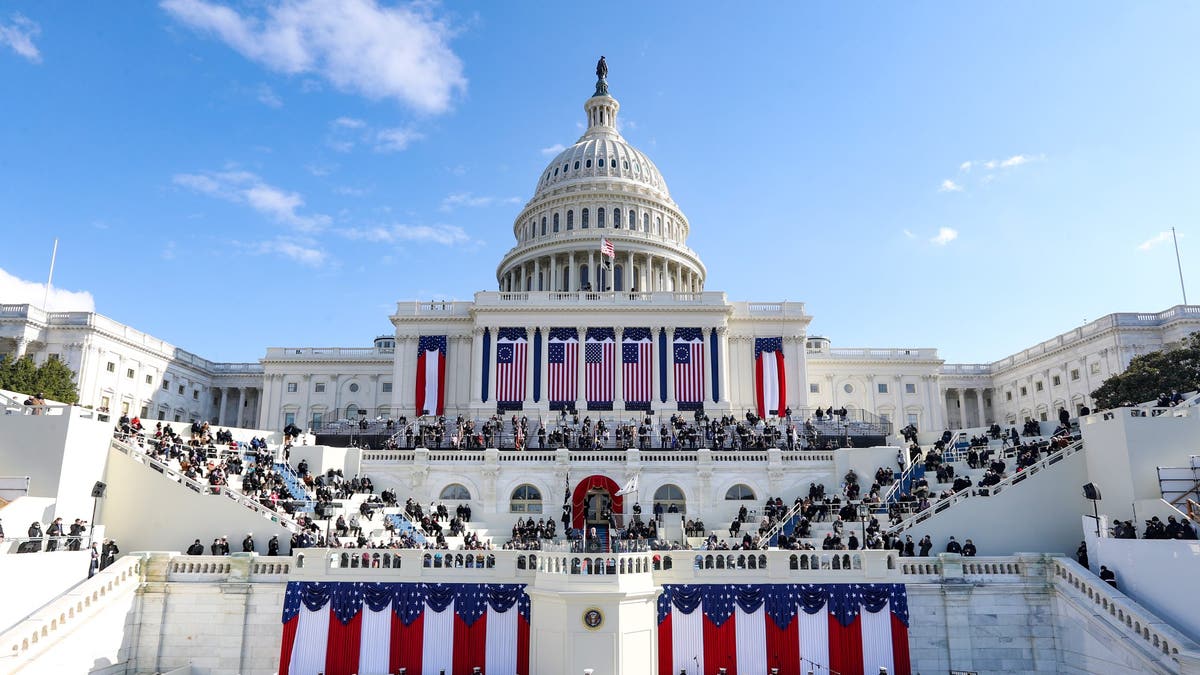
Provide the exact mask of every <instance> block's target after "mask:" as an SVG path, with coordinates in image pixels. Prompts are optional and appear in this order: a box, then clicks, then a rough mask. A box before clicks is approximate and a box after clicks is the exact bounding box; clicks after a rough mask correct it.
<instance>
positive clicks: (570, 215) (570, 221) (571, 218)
mask: <svg viewBox="0 0 1200 675" xmlns="http://www.w3.org/2000/svg"><path fill="white" fill-rule="evenodd" d="M574 227H575V212H574V211H567V229H568V230H570V229H573V228H574Z"/></svg>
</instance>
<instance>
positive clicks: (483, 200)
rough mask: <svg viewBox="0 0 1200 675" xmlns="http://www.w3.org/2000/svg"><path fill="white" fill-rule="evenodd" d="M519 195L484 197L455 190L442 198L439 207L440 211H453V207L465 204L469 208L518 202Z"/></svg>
mask: <svg viewBox="0 0 1200 675" xmlns="http://www.w3.org/2000/svg"><path fill="white" fill-rule="evenodd" d="M520 203H521V199H520V198H519V197H484V196H478V195H474V194H471V193H470V192H455V193H452V194H448V195H446V198H445V199H443V200H442V205H441V206H440V207H439V209H440V210H442V211H453V210H454V209H456V208H458V207H460V206H465V207H470V208H480V207H484V206H491V205H493V204H520Z"/></svg>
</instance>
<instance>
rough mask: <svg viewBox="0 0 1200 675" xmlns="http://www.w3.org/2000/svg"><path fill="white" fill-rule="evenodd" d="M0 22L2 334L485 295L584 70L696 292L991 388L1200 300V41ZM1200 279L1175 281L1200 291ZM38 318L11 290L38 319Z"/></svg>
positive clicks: (1091, 13)
mask: <svg viewBox="0 0 1200 675" xmlns="http://www.w3.org/2000/svg"><path fill="white" fill-rule="evenodd" d="M746 7H747V6H738V8H737V9H735V8H734V5H729V4H726V3H633V4H627V5H621V4H614V5H605V6H604V8H603V9H597V8H596V6H595V5H594V4H585V3H570V4H568V3H562V4H560V5H549V4H547V3H481V4H474V5H472V4H460V3H447V4H429V3H425V4H419V5H403V4H392V3H376V2H372V1H370V0H344V1H338V2H334V1H333V0H271V1H265V2H229V1H226V2H217V1H216V0H211V1H210V0H167V1H166V2H161V3H157V4H150V3H146V4H143V3H118V4H115V5H114V4H111V3H82V4H79V3H70V4H67V3H43V2H19V1H18V2H7V3H5V4H4V5H3V6H0V81H2V82H3V83H4V85H5V86H4V93H3V94H2V95H0V101H2V102H3V108H2V109H3V118H2V120H3V121H2V122H0V233H3V238H2V240H0V242H2V243H0V270H2V272H0V302H10V301H15V302H22V301H26V300H27V298H28V297H29V296H33V297H36V298H37V299H36V300H35V302H37V303H40V297H41V292H40V291H39V290H38V289H37V288H36V286H34V285H33V284H40V283H44V281H45V276H46V271H47V267H48V264H49V257H50V250H51V245H52V241H53V239H54V237H58V238H59V240H60V245H59V253H58V263H57V268H56V271H55V279H54V281H55V283H54V286H55V287H56V288H61V289H64V290H67V291H73V292H74V293H62V294H57V295H56V299H55V302H56V303H58V306H60V307H67V308H70V307H79V306H87V305H88V303H93V302H94V306H95V309H96V311H99V312H101V313H103V314H106V315H108V316H111V317H113V318H115V319H117V320H119V321H122V322H124V323H127V324H130V325H132V326H134V327H136V328H138V329H140V330H144V331H146V332H148V333H151V334H153V335H155V336H157V337H160V338H162V339H165V340H168V341H171V342H173V343H175V344H177V345H179V346H181V347H184V348H186V349H189V350H192V351H194V352H197V353H199V354H201V355H202V356H205V357H207V358H211V359H215V360H254V359H256V358H258V357H260V356H261V355H262V354H263V352H264V350H265V349H266V348H267V347H268V346H360V345H368V344H369V343H370V340H371V338H372V337H374V336H375V335H377V334H381V333H387V332H390V331H391V325H390V323H389V322H388V320H387V315H388V314H389V313H390V311H391V310H392V309H394V303H395V301H397V300H404V299H430V298H455V299H470V298H471V297H472V294H473V293H474V292H475V291H477V290H491V289H494V288H495V266H496V264H497V262H499V260H500V257H501V255H502V254H503V253H504V251H506V250H507V249H508V248H509V247H510V246H511V245H512V243H513V240H512V234H511V225H512V221H513V218H514V217H515V216H516V215H517V213H518V212H519V211H520V209H521V207H522V205H523V204H524V203H525V201H526V200H527V199H528V198H529V197H530V196H531V194H532V191H533V188H534V184H535V181H536V179H537V177H538V176H539V174H540V172H541V170H542V169H543V167H544V166H545V164H546V163H547V162H548V161H549V159H550V157H551V156H552V154H553V152H554V148H555V147H556V146H557V145H560V144H561V145H569V144H571V143H572V142H574V141H575V139H576V138H578V136H579V134H580V133H581V131H580V124H581V122H582V120H583V112H582V103H583V101H584V100H585V99H586V98H587V96H589V95H590V93H591V90H592V85H593V82H594V75H593V68H594V64H595V61H596V59H597V57H598V56H599V55H601V54H604V55H606V56H607V59H608V62H609V67H610V75H609V82H610V90H611V92H612V93H613V95H614V96H616V97H617V98H618V99H619V100H620V101H621V104H622V111H621V115H622V120H623V123H624V129H623V132H624V134H625V136H626V138H627V139H628V140H629V141H630V142H631V143H633V144H634V145H636V146H638V147H639V148H641V149H642V150H643V151H645V152H646V153H647V154H648V155H650V156H651V157H652V158H653V159H654V160H655V162H656V163H657V165H658V167H659V169H660V170H661V171H662V173H663V175H664V176H665V177H666V180H667V183H668V185H669V187H670V189H671V193H672V196H673V197H674V198H675V200H676V202H678V204H679V205H680V207H681V208H682V209H683V211H684V213H686V214H687V216H688V217H689V219H690V221H691V226H692V234H691V237H690V240H689V244H690V245H691V247H692V248H694V249H695V250H697V251H698V252H699V253H700V255H701V256H702V257H703V259H704V261H705V263H706V264H707V266H708V270H709V277H708V283H707V287H708V289H709V290H724V291H726V292H727V293H728V294H729V297H730V298H731V299H739V300H759V301H771V300H785V299H786V300H793V301H795V300H800V301H804V302H806V303H807V308H808V311H809V313H810V314H812V315H814V317H815V319H814V321H813V323H812V327H811V329H812V332H813V333H814V334H823V335H826V336H828V337H830V338H831V339H832V340H833V342H834V344H835V346H869V347H892V346H905V347H937V348H939V349H940V352H941V355H942V357H943V358H945V359H946V360H947V361H951V362H977V361H991V360H995V359H999V358H1002V357H1003V356H1006V355H1008V354H1010V353H1012V352H1014V351H1018V350H1020V349H1023V348H1025V347H1027V346H1030V345H1032V344H1034V343H1036V342H1039V341H1041V340H1044V339H1047V338H1049V337H1051V336H1053V335H1055V334H1057V333H1058V332H1061V331H1063V330H1067V329H1070V328H1072V327H1074V326H1076V325H1078V324H1080V323H1082V322H1084V321H1087V320H1092V319H1095V318H1098V317H1100V316H1102V315H1104V314H1107V313H1109V312H1115V311H1158V310H1161V309H1164V308H1166V307H1169V306H1171V305H1174V304H1177V303H1178V302H1179V301H1180V293H1179V282H1178V277H1177V275H1176V270H1175V259H1174V251H1173V249H1172V247H1171V245H1170V241H1169V240H1167V241H1165V242H1164V241H1163V238H1162V233H1163V232H1164V231H1168V230H1169V228H1170V227H1171V226H1175V227H1177V228H1178V230H1179V232H1180V233H1181V239H1180V248H1181V251H1182V254H1183V257H1184V263H1185V264H1184V271H1185V276H1186V277H1187V281H1188V282H1189V283H1190V284H1191V286H1192V292H1193V295H1194V296H1195V297H1200V274H1197V273H1196V272H1195V269H1196V268H1197V266H1198V265H1200V248H1197V242H1200V228H1198V227H1197V226H1196V225H1195V223H1196V222H1197V218H1198V217H1200V214H1198V213H1197V209H1198V207H1197V203H1196V200H1195V198H1194V195H1195V193H1196V188H1195V184H1196V182H1197V180H1198V179H1200V172H1198V171H1197V168H1196V160H1195V158H1196V157H1197V156H1200V138H1198V128H1200V127H1198V125H1197V121H1196V120H1197V119H1198V115H1197V112H1198V103H1200V87H1198V86H1197V81H1196V75H1195V66H1196V64H1197V63H1200V46H1198V45H1200V42H1197V41H1196V40H1195V28H1196V26H1197V25H1200V5H1196V4H1194V3H1182V2H1162V3H1082V2H1081V3H1069V2H1062V3H1038V2H1015V3H1014V2H1005V3H986V4H985V3H959V4H950V3H893V4H882V3H872V4H869V5H868V4H857V5H855V4H850V3H777V4H764V5H757V6H753V7H752V10H753V11H746ZM1189 263H1190V264H1189ZM22 282H29V283H28V284H26V283H22Z"/></svg>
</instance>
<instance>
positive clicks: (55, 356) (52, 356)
mask: <svg viewBox="0 0 1200 675" xmlns="http://www.w3.org/2000/svg"><path fill="white" fill-rule="evenodd" d="M46 358H47V359H48V360H50V361H57V360H58V359H59V356H58V354H47V355H46Z"/></svg>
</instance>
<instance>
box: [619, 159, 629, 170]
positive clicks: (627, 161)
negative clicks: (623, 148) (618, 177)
mask: <svg viewBox="0 0 1200 675" xmlns="http://www.w3.org/2000/svg"><path fill="white" fill-rule="evenodd" d="M621 168H623V169H625V170H626V171H628V170H629V160H627V159H626V160H623V161H622V162H621Z"/></svg>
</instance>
